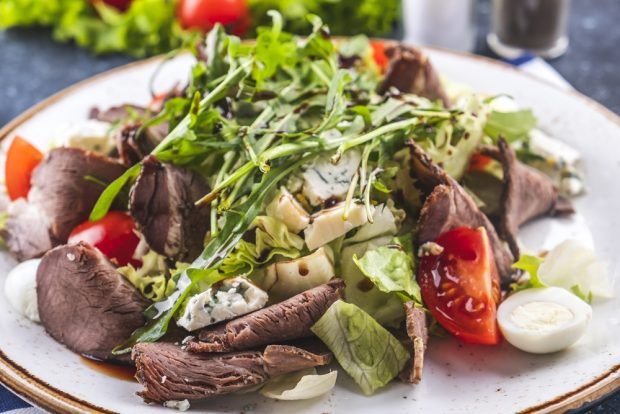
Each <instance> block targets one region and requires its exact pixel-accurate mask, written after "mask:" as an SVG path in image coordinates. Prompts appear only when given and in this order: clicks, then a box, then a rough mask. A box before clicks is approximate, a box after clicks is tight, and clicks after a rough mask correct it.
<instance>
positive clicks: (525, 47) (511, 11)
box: [487, 0, 570, 58]
mask: <svg viewBox="0 0 620 414" xmlns="http://www.w3.org/2000/svg"><path fill="white" fill-rule="evenodd" d="M492 5H493V11H492V14H491V33H490V34H489V36H488V38H487V40H488V43H489V46H490V47H491V49H493V51H494V52H496V53H497V54H499V55H500V56H503V57H507V58H514V57H517V56H518V55H520V54H522V53H523V52H525V51H527V52H531V53H534V54H537V55H539V56H542V57H545V58H554V57H558V56H560V55H562V54H563V53H564V52H565V51H566V49H567V47H568V36H567V25H568V15H569V9H570V0H493V2H492Z"/></svg>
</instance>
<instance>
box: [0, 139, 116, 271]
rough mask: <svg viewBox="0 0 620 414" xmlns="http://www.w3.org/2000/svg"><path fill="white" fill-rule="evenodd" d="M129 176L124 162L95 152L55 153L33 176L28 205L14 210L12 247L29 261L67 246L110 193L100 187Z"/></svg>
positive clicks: (69, 150)
mask: <svg viewBox="0 0 620 414" xmlns="http://www.w3.org/2000/svg"><path fill="white" fill-rule="evenodd" d="M124 171H125V166H124V165H122V164H121V163H119V162H117V161H115V160H113V159H111V158H108V157H105V156H102V155H99V154H96V153H94V152H89V151H86V150H83V149H80V148H56V149H53V150H51V151H50V152H49V153H48V154H47V155H46V156H45V159H44V160H43V161H42V162H41V164H39V166H38V167H37V168H36V169H35V170H34V172H33V175H32V179H31V183H32V188H31V189H30V192H29V193H28V205H27V206H24V208H23V209H22V208H14V207H12V208H9V211H10V213H9V218H8V222H7V233H8V234H7V244H8V246H9V250H10V251H11V253H12V254H13V255H14V256H15V257H16V258H18V259H19V260H26V259H31V258H33V257H39V256H41V255H42V254H43V253H45V251H47V250H49V248H51V247H54V246H58V245H60V244H63V243H66V242H67V238H68V237H69V234H70V233H71V231H72V230H73V229H74V228H75V227H76V226H77V225H78V224H80V223H82V222H84V221H86V220H87V219H88V216H89V214H90V212H91V210H92V209H93V207H94V205H95V203H96V202H97V199H98V198H99V195H100V194H101V192H102V191H103V189H104V188H105V187H104V186H103V185H102V184H101V182H103V183H111V182H112V181H114V180H115V179H116V178H118V177H119V176H121V175H122V174H123V172H124ZM89 178H93V179H89ZM13 213H14V214H13ZM45 230H47V236H46V235H45Z"/></svg>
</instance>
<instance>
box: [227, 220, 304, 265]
mask: <svg viewBox="0 0 620 414" xmlns="http://www.w3.org/2000/svg"><path fill="white" fill-rule="evenodd" d="M252 227H255V239H256V242H255V243H250V242H248V241H245V240H240V241H239V244H238V245H237V247H236V248H235V250H234V251H233V252H231V253H230V254H229V255H228V256H227V257H226V258H225V259H224V260H223V262H222V268H221V269H222V271H224V272H225V273H228V274H249V273H251V272H252V271H254V269H255V268H256V267H258V266H261V265H263V264H265V263H268V262H269V261H271V260H272V259H273V258H274V257H275V256H281V257H286V258H288V259H296V258H298V257H299V255H300V250H301V249H302V248H303V247H304V240H303V239H302V238H301V237H299V236H298V235H296V234H294V233H291V232H289V231H288V228H287V227H286V225H285V224H284V223H283V222H281V221H280V220H278V219H275V218H273V217H269V216H258V217H256V219H254V222H253V223H252Z"/></svg>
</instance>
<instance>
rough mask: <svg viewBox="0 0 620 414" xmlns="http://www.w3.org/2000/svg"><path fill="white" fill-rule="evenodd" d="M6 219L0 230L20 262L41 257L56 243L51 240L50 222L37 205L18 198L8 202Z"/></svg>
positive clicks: (10, 249)
mask: <svg viewBox="0 0 620 414" xmlns="http://www.w3.org/2000/svg"><path fill="white" fill-rule="evenodd" d="M7 213H8V217H9V218H8V220H7V222H6V226H5V228H4V229H3V230H2V237H4V239H5V240H6V243H7V246H8V248H9V251H10V252H11V254H12V255H13V256H14V257H15V258H16V259H17V260H19V261H20V262H21V261H24V260H28V259H32V258H34V257H41V256H43V255H44V254H45V252H47V251H48V250H50V249H51V248H52V247H54V246H55V245H57V244H58V242H57V241H56V240H52V237H51V234H50V231H49V228H50V222H49V220H48V218H47V216H46V215H45V214H44V213H43V211H42V210H41V208H40V207H39V206H36V205H34V204H31V203H28V202H27V201H26V199H24V198H20V199H18V200H15V201H13V202H12V203H11V204H9V207H8V209H7Z"/></svg>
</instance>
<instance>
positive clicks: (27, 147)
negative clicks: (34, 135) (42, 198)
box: [4, 137, 43, 200]
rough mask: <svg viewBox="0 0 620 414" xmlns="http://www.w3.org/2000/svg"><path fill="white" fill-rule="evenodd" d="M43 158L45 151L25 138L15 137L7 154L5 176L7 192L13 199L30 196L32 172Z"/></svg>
mask: <svg viewBox="0 0 620 414" xmlns="http://www.w3.org/2000/svg"><path fill="white" fill-rule="evenodd" d="M42 159H43V153H42V152H41V151H39V150H38V149H36V148H35V147H34V146H33V145H32V144H30V143H29V142H28V141H26V140H25V139H23V138H20V137H15V139H13V142H11V146H10V147H9V150H8V151H7V154H6V163H5V166H4V176H5V180H6V192H7V193H8V195H9V198H10V199H11V200H17V199H18V198H20V197H26V196H28V191H30V178H31V177H32V172H33V171H34V169H35V168H36V167H37V165H39V163H40V162H41V160H42Z"/></svg>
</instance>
